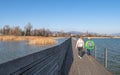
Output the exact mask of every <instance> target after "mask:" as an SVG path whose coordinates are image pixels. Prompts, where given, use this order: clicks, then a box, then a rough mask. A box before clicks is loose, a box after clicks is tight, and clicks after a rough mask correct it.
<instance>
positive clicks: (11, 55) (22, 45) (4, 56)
mask: <svg viewBox="0 0 120 75" xmlns="http://www.w3.org/2000/svg"><path fill="white" fill-rule="evenodd" d="M66 39H67V38H64V39H58V38H56V40H57V41H58V42H57V44H55V45H50V46H38V45H29V44H27V41H19V42H15V41H14V42H13V41H9V42H8V41H7V42H5V41H4V42H3V41H0V64H1V63H4V62H7V61H11V60H14V59H17V58H20V57H23V56H26V55H29V54H32V53H35V52H39V51H42V50H45V49H46V48H49V47H52V46H56V45H58V44H61V43H62V42H64V41H65V40H66Z"/></svg>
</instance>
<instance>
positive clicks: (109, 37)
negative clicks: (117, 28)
mask: <svg viewBox="0 0 120 75" xmlns="http://www.w3.org/2000/svg"><path fill="white" fill-rule="evenodd" d="M83 38H88V37H83ZM90 38H120V36H113V37H90Z"/></svg>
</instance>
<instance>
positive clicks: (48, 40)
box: [0, 36, 56, 45]
mask: <svg viewBox="0 0 120 75" xmlns="http://www.w3.org/2000/svg"><path fill="white" fill-rule="evenodd" d="M24 40H28V44H31V45H32V44H34V45H52V44H55V43H56V40H55V39H54V38H52V37H38V36H0V41H24Z"/></svg>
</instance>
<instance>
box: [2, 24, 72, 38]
mask: <svg viewBox="0 0 120 75" xmlns="http://www.w3.org/2000/svg"><path fill="white" fill-rule="evenodd" d="M0 34H1V35H14V36H46V37H48V36H63V37H64V36H70V34H68V33H64V32H63V31H60V32H57V33H54V32H52V31H51V30H49V29H45V28H39V29H33V26H32V24H31V23H28V24H27V25H26V26H25V27H24V29H21V28H20V27H19V26H15V27H10V26H9V25H5V26H3V28H1V29H0Z"/></svg>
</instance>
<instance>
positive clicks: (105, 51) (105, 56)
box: [104, 48, 107, 68]
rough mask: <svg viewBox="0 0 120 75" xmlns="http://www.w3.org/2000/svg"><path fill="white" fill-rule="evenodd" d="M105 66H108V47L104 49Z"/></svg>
mask: <svg viewBox="0 0 120 75" xmlns="http://www.w3.org/2000/svg"><path fill="white" fill-rule="evenodd" d="M104 66H105V68H107V48H105V50H104Z"/></svg>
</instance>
